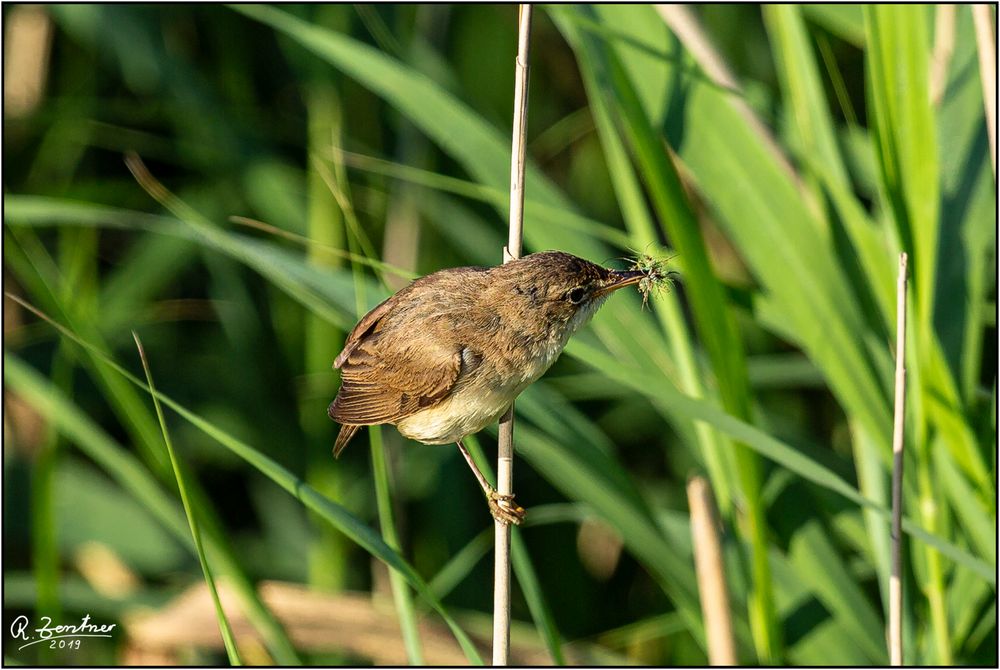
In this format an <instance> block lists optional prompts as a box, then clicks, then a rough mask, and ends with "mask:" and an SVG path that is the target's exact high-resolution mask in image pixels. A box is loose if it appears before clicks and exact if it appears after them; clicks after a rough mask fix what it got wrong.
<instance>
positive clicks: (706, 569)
mask: <svg viewBox="0 0 1000 670" xmlns="http://www.w3.org/2000/svg"><path fill="white" fill-rule="evenodd" d="M687 494H688V506H689V507H690V509H691V539H692V540H693V542H694V562H695V570H696V573H697V576H698V593H699V594H700V596H701V611H702V616H703V618H704V620H705V637H706V641H707V643H708V662H709V663H710V664H711V665H736V664H737V660H736V645H735V643H734V642H733V622H732V614H731V613H730V610H729V589H728V588H727V587H726V573H725V566H724V565H723V561H722V547H721V544H720V543H719V531H718V525H717V524H718V514H717V513H716V509H715V500H714V498H713V497H712V488H711V485H709V483H708V480H706V479H705V478H704V477H692V478H691V480H690V481H688V485H687Z"/></svg>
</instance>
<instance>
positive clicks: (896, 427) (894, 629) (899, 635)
mask: <svg viewBox="0 0 1000 670" xmlns="http://www.w3.org/2000/svg"><path fill="white" fill-rule="evenodd" d="M905 356H906V254H905V253H902V254H900V255H899V277H898V279H897V280H896V407H895V411H894V413H893V424H892V566H891V572H890V574H889V660H890V662H891V663H892V665H903V582H902V577H903V532H902V521H903V427H904V423H903V419H904V416H905V414H906V358H905Z"/></svg>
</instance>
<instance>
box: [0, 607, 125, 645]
mask: <svg viewBox="0 0 1000 670" xmlns="http://www.w3.org/2000/svg"><path fill="white" fill-rule="evenodd" d="M41 621H42V625H41V626H39V627H37V628H32V629H29V626H31V621H29V620H28V617H26V616H24V615H23V614H22V615H21V616H19V617H17V618H16V619H14V623H12V624H11V626H10V634H11V636H13V638H14V639H15V640H25V641H26V644H22V645H21V646H20V647H18V648H17V650H18V651H21V650H22V649H24V648H25V647H30V646H31V645H33V644H38V643H39V642H50V646H51V648H52V649H79V648H80V638H82V637H111V631H113V630H114V629H115V626H117V625H118V624H113V623H108V624H96V623H91V622H90V615H89V614H85V615H84V617H83V619H81V620H80V623H78V624H61V625H57V626H53V625H52V619H51V618H50V617H47V616H43V617H41ZM29 631H30V632H34V633H35V635H29V634H28V633H29Z"/></svg>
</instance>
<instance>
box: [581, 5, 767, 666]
mask: <svg viewBox="0 0 1000 670" xmlns="http://www.w3.org/2000/svg"><path fill="white" fill-rule="evenodd" d="M572 26H573V23H572V18H565V17H564V19H563V21H562V22H561V27H562V29H563V31H564V32H566V34H567V35H569V36H570V41H571V43H573V44H574V47H575V49H576V51H577V52H578V53H581V52H582V53H581V56H580V60H581V63H583V65H584V67H588V66H589V67H590V68H591V69H594V70H595V72H596V76H597V77H598V78H599V79H600V80H601V82H602V84H603V86H605V87H606V88H605V89H604V90H603V91H602V93H604V94H608V93H612V92H613V95H609V96H608V97H609V100H610V105H609V106H610V107H611V108H612V109H613V110H614V113H615V117H616V120H617V122H618V124H619V127H620V128H621V132H622V134H623V135H624V136H625V138H626V140H627V143H628V145H629V147H630V148H631V150H632V154H633V156H634V157H635V160H636V163H637V165H638V169H639V172H640V173H641V174H642V175H643V177H644V181H645V183H646V184H647V187H648V193H649V197H650V200H651V201H652V203H653V208H654V210H655V211H656V213H657V216H658V219H659V221H660V223H661V225H662V226H663V227H664V228H665V230H666V232H667V234H668V235H669V237H670V240H671V242H672V244H673V246H674V248H675V249H676V251H677V253H678V255H679V256H680V258H681V259H682V261H683V268H684V277H685V288H686V293H687V295H688V297H689V300H690V302H691V307H692V312H693V314H694V320H695V324H696V326H697V330H698V334H699V336H700V338H701V341H702V343H703V345H704V347H705V349H706V351H707V353H708V356H709V359H710V360H711V361H712V368H713V371H714V372H715V376H716V379H717V381H718V386H719V394H720V396H721V398H722V403H723V405H724V406H725V407H726V409H727V410H728V411H729V412H731V413H732V414H734V415H735V416H737V417H739V418H741V419H748V418H749V415H750V398H749V393H748V391H749V387H748V381H747V372H746V358H745V354H744V347H743V343H742V341H741V340H740V338H739V336H738V333H737V330H736V323H735V320H734V318H733V315H732V311H731V307H730V306H729V303H728V300H727V299H726V297H725V293H724V291H723V287H722V284H721V282H720V281H719V280H718V278H717V277H716V275H715V273H714V271H713V270H712V268H711V266H710V264H709V259H708V252H707V249H706V246H705V242H704V239H703V237H702V234H701V230H700V228H699V226H698V222H697V220H696V218H695V216H694V213H693V211H692V209H691V206H690V204H689V203H688V200H687V197H686V196H685V194H684V189H683V186H682V184H681V180H680V177H679V175H678V173H677V170H676V168H675V167H674V165H673V164H672V163H671V162H670V158H669V156H668V154H667V153H666V152H665V151H664V149H663V147H662V144H661V143H662V138H661V137H660V135H659V133H658V132H657V131H656V130H654V128H653V126H652V125H651V122H650V120H649V117H648V116H647V113H646V111H645V109H644V107H643V105H642V102H641V101H640V98H639V95H638V93H637V92H636V89H635V87H634V85H633V83H632V81H631V79H630V78H629V75H628V74H627V72H626V71H625V69H624V68H623V66H622V64H621V63H620V62H619V59H618V57H617V55H616V54H614V53H613V52H612V51H611V50H610V49H605V48H604V45H603V44H602V43H600V42H598V41H597V40H596V39H595V38H593V37H592V36H589V35H575V33H574V32H572ZM567 31H569V32H567ZM574 35H575V38H574ZM735 460H736V473H737V477H738V482H739V487H740V490H741V492H742V496H743V501H744V504H745V507H746V526H745V527H746V529H747V531H748V533H749V536H750V538H751V547H752V550H753V551H752V559H751V564H752V566H753V567H752V571H753V591H752V595H751V598H750V607H751V613H750V618H751V623H752V626H753V629H754V641H755V645H756V647H757V652H758V655H759V657H760V659H761V661H763V662H773V661H775V660H777V659H778V658H780V656H781V642H780V638H781V630H780V625H779V622H778V620H777V617H776V615H775V611H774V604H773V597H772V595H771V587H770V582H771V580H770V576H769V574H768V572H769V565H768V561H767V540H766V536H767V530H766V520H765V516H764V510H763V507H762V506H761V503H760V486H761V477H762V475H761V469H760V463H759V461H758V459H757V456H756V455H755V454H753V453H752V452H750V451H748V450H746V449H744V448H742V447H740V446H737V447H736V451H735ZM718 469H719V468H718V467H717V470H718Z"/></svg>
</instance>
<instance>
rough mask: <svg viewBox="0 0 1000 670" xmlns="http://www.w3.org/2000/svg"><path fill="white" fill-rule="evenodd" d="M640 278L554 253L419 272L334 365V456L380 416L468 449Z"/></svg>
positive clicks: (370, 318)
mask: <svg viewBox="0 0 1000 670" xmlns="http://www.w3.org/2000/svg"><path fill="white" fill-rule="evenodd" d="M642 276H643V274H642V273H641V272H635V271H630V272H618V271H614V270H606V269H605V268H602V267H600V266H598V265H594V264H593V263H590V262H588V261H585V260H583V259H582V258H577V257H576V256H572V255H570V254H566V253H562V252H555V251H550V252H543V253H537V254H531V255H528V256H525V257H524V258H521V259H519V260H516V261H512V262H510V263H507V264H505V265H501V266H498V267H494V268H477V267H465V268H453V269H449V270H441V271H440V272H435V273H434V274H431V275H428V276H426V277H422V278H420V279H417V280H416V281H414V282H413V283H412V284H410V285H409V286H406V287H405V288H403V289H401V290H400V291H399V292H397V293H396V294H395V295H393V296H391V297H390V298H389V299H388V300H386V301H385V302H383V303H382V304H380V305H378V306H377V307H376V308H375V309H373V310H372V311H370V312H369V313H368V314H366V315H365V316H364V318H362V319H361V321H360V322H358V325H357V326H355V327H354V329H353V330H352V331H351V333H350V335H348V337H347V340H346V342H345V343H344V349H343V351H342V352H341V353H340V355H339V356H337V359H336V361H335V362H334V367H335V368H339V369H340V371H341V387H340V391H339V392H338V393H337V397H336V399H335V400H334V401H333V403H332V404H331V405H330V408H329V411H328V413H329V415H330V418H331V419H333V420H334V421H336V422H338V423H340V424H341V426H342V427H341V430H340V434H339V435H338V436H337V441H336V445H335V446H334V455H335V456H336V455H339V454H340V452H341V451H343V449H344V448H345V447H346V446H347V443H348V442H349V441H350V440H351V438H352V437H353V436H354V435H355V434H356V433H357V431H358V428H359V427H360V426H370V425H377V424H383V423H388V424H394V425H395V426H396V427H397V429H398V430H399V432H400V433H402V434H403V435H404V436H406V437H409V438H411V439H414V440H418V441H420V442H423V443H425V444H446V443H450V442H456V443H458V444H459V446H460V447H461V448H462V449H463V453H465V452H464V447H462V445H461V439H462V438H463V437H465V436H466V435H470V434H472V433H475V432H478V431H479V430H482V429H483V428H485V427H486V426H487V425H489V424H490V423H493V422H495V421H497V420H498V419H499V417H500V415H502V414H503V412H504V411H506V408H507V407H508V406H509V405H510V403H511V402H513V400H514V398H515V397H516V396H517V395H518V394H519V393H520V392H521V391H522V390H524V388H525V387H526V386H528V384H530V383H531V382H533V381H535V380H536V379H537V378H538V377H540V376H541V375H542V374H543V373H544V372H545V370H547V369H548V368H549V366H550V365H551V364H552V363H553V362H554V361H555V360H556V358H557V357H558V355H559V353H560V352H561V351H562V349H563V347H564V346H565V345H566V341H567V340H568V339H569V337H570V336H571V335H572V334H573V333H574V332H576V331H577V330H578V329H579V328H580V327H581V326H582V325H583V324H584V323H586V322H587V320H589V318H590V316H592V315H593V313H594V312H595V311H596V310H597V308H598V307H599V306H600V305H601V303H602V302H603V301H604V299H605V298H606V297H607V296H608V294H609V293H610V292H611V291H613V290H615V289H617V288H620V287H622V286H627V285H630V284H635V283H636V282H638V281H639V280H640V279H641V278H642ZM467 459H468V456H467ZM470 465H471V461H470ZM477 477H479V478H480V483H481V484H482V485H483V487H484V490H486V491H487V495H491V494H490V491H489V490H487V489H488V486H489V485H488V484H486V483H485V479H483V478H482V475H481V473H478V471H477ZM491 508H492V504H491Z"/></svg>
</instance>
